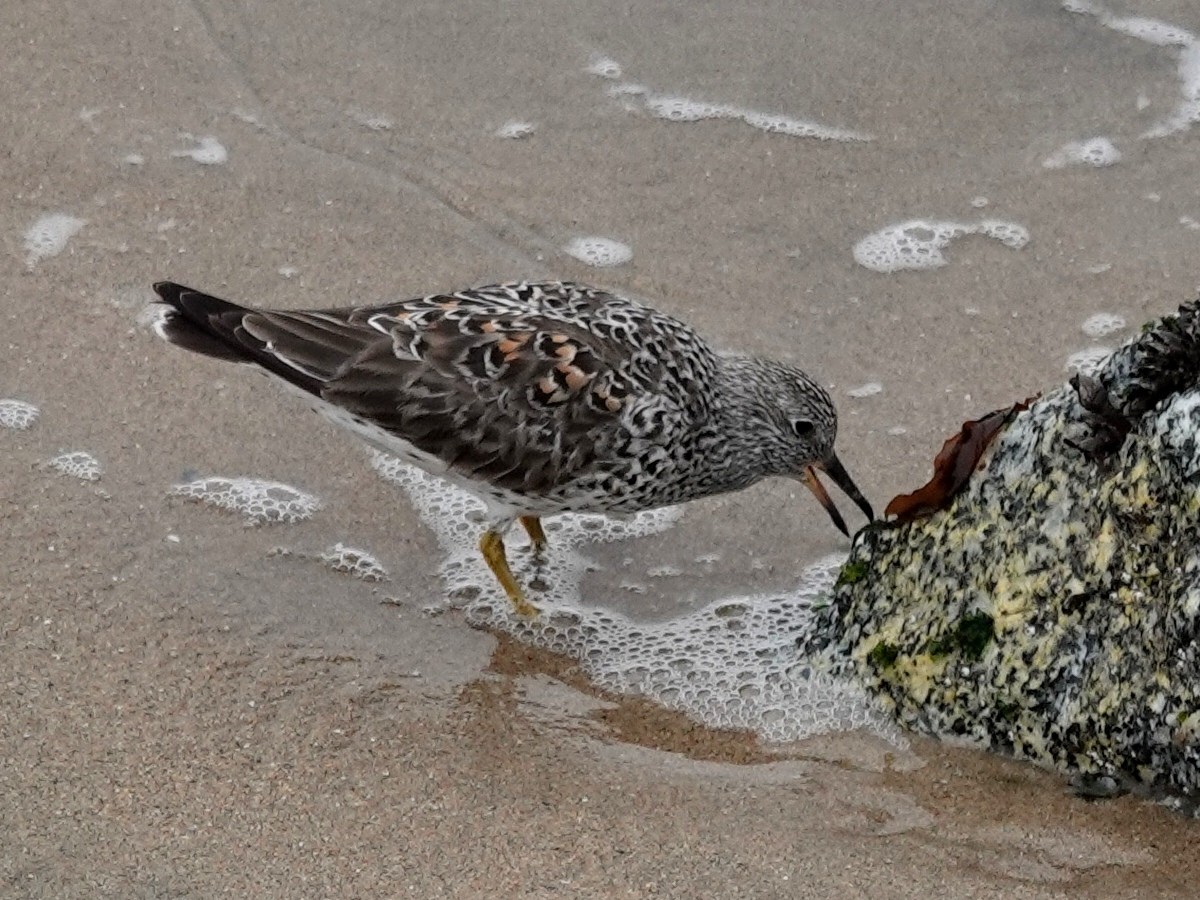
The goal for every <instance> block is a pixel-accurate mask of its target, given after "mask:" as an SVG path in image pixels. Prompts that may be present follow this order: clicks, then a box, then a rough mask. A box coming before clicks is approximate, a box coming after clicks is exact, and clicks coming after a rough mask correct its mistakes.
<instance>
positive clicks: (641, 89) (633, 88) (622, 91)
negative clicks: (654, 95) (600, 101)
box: [605, 81, 649, 97]
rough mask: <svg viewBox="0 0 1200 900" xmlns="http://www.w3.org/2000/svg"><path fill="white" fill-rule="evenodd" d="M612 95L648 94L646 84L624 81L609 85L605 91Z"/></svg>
mask: <svg viewBox="0 0 1200 900" xmlns="http://www.w3.org/2000/svg"><path fill="white" fill-rule="evenodd" d="M605 93H607V94H608V96H610V97H640V96H641V95H642V94H648V93H649V90H647V88H646V86H645V85H644V84H634V83H633V82H632V81H622V82H621V83H620V84H613V85H609V87H608V89H607V90H606V91H605Z"/></svg>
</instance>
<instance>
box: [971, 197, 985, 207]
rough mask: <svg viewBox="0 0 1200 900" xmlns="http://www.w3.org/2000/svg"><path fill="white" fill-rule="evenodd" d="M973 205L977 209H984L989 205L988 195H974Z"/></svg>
mask: <svg viewBox="0 0 1200 900" xmlns="http://www.w3.org/2000/svg"><path fill="white" fill-rule="evenodd" d="M971 205H972V206H973V207H975V208H976V209H983V208H984V207H985V206H987V205H988V198H987V197H972V198H971Z"/></svg>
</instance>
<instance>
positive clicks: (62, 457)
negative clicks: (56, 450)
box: [46, 450, 104, 481]
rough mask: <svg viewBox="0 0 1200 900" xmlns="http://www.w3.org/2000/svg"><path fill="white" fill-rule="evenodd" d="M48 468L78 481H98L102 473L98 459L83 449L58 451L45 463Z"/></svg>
mask: <svg viewBox="0 0 1200 900" xmlns="http://www.w3.org/2000/svg"><path fill="white" fill-rule="evenodd" d="M46 464H47V465H48V466H50V468H52V469H54V470H55V471H56V472H60V473H62V474H63V475H70V476H71V477H72V478H78V479H79V480H80V481H99V480H100V476H101V475H103V474H104V469H103V467H101V465H100V460H98V459H96V457H94V456H92V454H90V453H88V452H86V451H84V450H71V451H68V452H66V453H60V454H59V455H58V456H56V457H54V458H53V459H51V460H48V461H47V463H46Z"/></svg>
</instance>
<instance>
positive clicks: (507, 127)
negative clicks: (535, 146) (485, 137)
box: [496, 119, 537, 141]
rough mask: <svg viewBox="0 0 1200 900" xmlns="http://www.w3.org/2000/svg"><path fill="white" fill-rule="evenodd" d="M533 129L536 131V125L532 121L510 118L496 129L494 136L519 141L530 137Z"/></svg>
mask: <svg viewBox="0 0 1200 900" xmlns="http://www.w3.org/2000/svg"><path fill="white" fill-rule="evenodd" d="M535 131H537V126H536V125H534V124H533V123H532V122H519V121H517V120H516V119H510V120H509V121H507V122H505V123H504V124H503V125H501V126H500V127H499V128H497V129H496V137H501V138H508V139H509V140H513V141H519V140H522V139H524V138H527V137H531V136H532V135H533V133H534V132H535Z"/></svg>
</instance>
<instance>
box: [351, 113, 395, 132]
mask: <svg viewBox="0 0 1200 900" xmlns="http://www.w3.org/2000/svg"><path fill="white" fill-rule="evenodd" d="M347 115H348V116H350V118H351V119H353V120H354V121H355V122H357V123H358V124H359V125H361V126H362V127H363V128H369V129H370V130H371V131H391V130H392V129H393V128H394V127H395V125H396V123H395V122H393V121H392V120H391V119H389V118H388V117H387V116H381V115H378V114H376V113H367V112H362V111H361V110H356V109H352V110H349V111H348V112H347Z"/></svg>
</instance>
